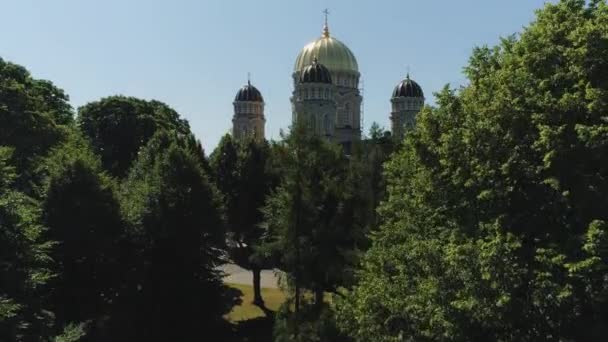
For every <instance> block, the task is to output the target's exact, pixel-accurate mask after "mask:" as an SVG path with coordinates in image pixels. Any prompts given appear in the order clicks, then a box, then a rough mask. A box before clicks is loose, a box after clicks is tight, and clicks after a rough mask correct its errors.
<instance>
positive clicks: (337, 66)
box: [294, 18, 359, 73]
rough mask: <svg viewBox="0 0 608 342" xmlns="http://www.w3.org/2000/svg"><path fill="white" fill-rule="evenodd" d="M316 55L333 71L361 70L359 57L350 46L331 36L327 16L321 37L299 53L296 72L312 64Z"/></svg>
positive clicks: (356, 71) (295, 66) (295, 67)
mask: <svg viewBox="0 0 608 342" xmlns="http://www.w3.org/2000/svg"><path fill="white" fill-rule="evenodd" d="M315 57H316V58H318V60H319V63H322V64H323V65H324V66H325V67H327V69H329V70H330V71H332V72H335V71H346V72H349V71H350V72H355V73H358V72H359V65H358V64H357V59H356V58H355V55H354V54H353V53H352V51H350V49H349V48H348V46H346V45H345V44H344V43H342V42H341V41H339V40H337V39H336V38H334V37H332V36H330V34H329V26H328V25H327V18H326V21H325V26H324V27H323V34H322V35H321V38H319V39H317V40H315V41H313V42H311V43H309V44H308V45H306V46H304V48H303V49H302V51H300V53H299V54H298V57H297V58H296V63H295V65H294V72H300V71H302V70H303V69H304V68H306V67H307V66H309V65H310V64H312V62H313V59H314V58H315Z"/></svg>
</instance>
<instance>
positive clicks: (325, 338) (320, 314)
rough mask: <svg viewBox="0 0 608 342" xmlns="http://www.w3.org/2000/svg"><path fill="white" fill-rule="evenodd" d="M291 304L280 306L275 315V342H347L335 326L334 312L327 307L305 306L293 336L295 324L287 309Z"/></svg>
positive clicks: (291, 314) (348, 339) (345, 337)
mask: <svg viewBox="0 0 608 342" xmlns="http://www.w3.org/2000/svg"><path fill="white" fill-rule="evenodd" d="M290 304H292V303H286V304H285V305H283V306H281V308H280V309H279V311H278V312H277V314H276V318H275V324H274V327H273V336H274V340H273V341H275V342H300V341H301V342H349V341H352V340H351V339H350V338H348V337H347V336H345V335H344V334H343V333H342V332H340V330H339V329H338V327H337V326H336V322H335V318H334V312H333V310H332V308H331V307H330V306H329V305H326V304H324V305H323V306H322V307H321V308H318V307H315V306H313V305H310V304H308V305H305V306H304V307H303V310H302V311H301V312H300V320H299V322H298V335H297V336H296V335H295V334H294V331H295V324H296V322H295V321H294V320H293V313H291V312H290V311H289V309H288V307H289V305H290Z"/></svg>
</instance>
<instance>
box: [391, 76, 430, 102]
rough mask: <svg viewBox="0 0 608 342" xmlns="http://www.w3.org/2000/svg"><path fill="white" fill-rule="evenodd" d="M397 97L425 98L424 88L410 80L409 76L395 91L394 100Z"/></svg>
mask: <svg viewBox="0 0 608 342" xmlns="http://www.w3.org/2000/svg"><path fill="white" fill-rule="evenodd" d="M395 97H424V93H423V92H422V87H420V85H419V84H418V83H416V81H414V80H412V79H410V75H409V74H408V75H407V77H406V78H405V79H404V80H403V81H401V82H399V84H397V86H396V87H395V89H394V90H393V98H395Z"/></svg>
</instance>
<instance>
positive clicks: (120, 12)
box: [0, 0, 545, 152]
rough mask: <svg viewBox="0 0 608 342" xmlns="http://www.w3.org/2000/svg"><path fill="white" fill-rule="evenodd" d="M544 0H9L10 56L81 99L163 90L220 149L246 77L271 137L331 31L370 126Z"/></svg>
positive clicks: (3, 38) (2, 26)
mask: <svg viewBox="0 0 608 342" xmlns="http://www.w3.org/2000/svg"><path fill="white" fill-rule="evenodd" d="M544 2H545V1H544V0H460V1H453V0H426V1H423V0H417V1H413V0H374V1H368V0H365V1H363V0H305V1H292V0H257V1H251V0H249V1H246V0H213V1H211V0H174V1H169V0H164V1H156V0H103V1H101V0H97V1H94V0H53V1H47V0H37V1H34V0H0V57H2V58H4V59H5V60H9V61H12V62H15V63H17V64H21V65H23V66H25V67H26V68H28V69H29V70H30V72H32V74H33V76H34V77H36V78H43V79H49V80H51V81H53V82H54V83H55V84H56V85H57V86H59V87H61V88H63V89H64V90H65V91H66V92H67V93H68V94H69V95H70V99H71V103H72V105H73V106H74V108H78V107H79V106H81V105H83V104H85V103H87V102H89V101H94V100H97V99H99V98H101V97H105V96H109V95H114V94H123V95H128V96H136V97H141V98H145V99H157V100H160V101H163V102H165V103H167V104H168V105H170V106H171V107H173V108H175V109H176V110H177V111H178V112H179V113H180V114H181V115H182V116H183V117H185V118H186V119H188V120H189V121H190V124H191V126H192V130H193V131H194V133H195V134H196V136H197V137H198V138H199V139H200V140H201V141H202V142H203V145H204V146H205V149H206V150H207V152H210V151H211V149H212V148H214V147H215V146H216V144H217V142H218V141H219V139H220V137H221V136H222V135H223V134H225V133H226V132H228V130H229V129H230V127H231V119H232V101H233V99H234V95H235V93H236V91H237V90H238V89H239V88H240V87H241V86H242V85H243V84H244V83H246V81H247V73H248V72H251V75H252V76H251V79H252V83H253V84H254V85H255V86H256V87H257V88H258V89H260V91H261V92H262V95H263V96H264V99H265V102H266V136H267V137H268V138H275V139H276V138H278V136H279V130H280V129H281V128H287V127H288V126H289V123H290V121H291V105H290V103H289V96H290V94H291V91H292V83H291V73H292V69H293V63H294V62H295V58H296V56H297V54H298V52H299V51H300V49H301V48H302V47H303V46H304V45H305V44H306V43H308V42H310V41H312V40H314V39H316V38H317V37H319V36H320V34H321V28H322V25H323V14H322V11H323V9H324V8H326V7H327V8H329V10H330V12H331V14H330V16H329V26H330V31H331V33H332V35H333V36H334V37H336V38H338V39H339V40H341V41H343V42H344V43H346V44H347V45H348V46H349V47H350V49H351V50H352V51H353V53H354V54H355V56H356V57H357V60H358V62H359V68H360V72H361V74H362V78H363V80H364V82H365V83H364V85H365V89H364V115H365V117H364V121H365V131H367V128H368V127H369V126H370V125H371V123H372V122H373V121H377V122H379V123H380V124H381V125H383V126H385V127H390V124H389V119H388V115H389V110H390V106H389V99H390V94H391V92H392V89H393V87H394V86H395V85H396V84H397V83H398V82H399V81H400V80H401V79H402V78H404V76H405V74H406V71H407V68H408V66H409V67H410V70H411V76H412V78H413V79H415V80H416V81H417V82H418V83H419V84H420V85H421V86H422V87H423V90H424V91H425V95H426V98H427V102H429V103H433V101H434V98H433V95H432V93H433V92H436V91H437V90H439V89H441V88H442V87H443V86H444V85H445V84H446V83H450V84H451V85H453V86H457V85H460V84H464V83H465V82H466V80H465V79H464V77H463V75H462V68H463V67H464V66H465V64H466V63H467V60H468V57H469V55H470V53H471V50H472V49H473V47H474V46H478V45H484V44H489V45H494V44H496V43H497V42H498V39H499V37H500V36H506V35H509V34H512V33H515V32H519V31H520V30H521V29H522V28H523V27H524V26H526V25H527V24H528V23H529V22H530V21H531V20H532V19H533V18H534V10H535V9H538V8H540V7H542V6H543V4H544Z"/></svg>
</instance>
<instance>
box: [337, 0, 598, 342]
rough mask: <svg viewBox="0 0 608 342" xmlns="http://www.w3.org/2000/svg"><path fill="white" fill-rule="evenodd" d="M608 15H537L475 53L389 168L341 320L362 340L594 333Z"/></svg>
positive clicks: (586, 10) (577, 8) (589, 11)
mask: <svg viewBox="0 0 608 342" xmlns="http://www.w3.org/2000/svg"><path fill="white" fill-rule="evenodd" d="M607 19H608V6H607V5H606V3H605V1H592V2H590V3H589V4H586V3H585V1H577V0H564V1H560V2H559V3H557V4H548V5H546V6H545V8H544V9H543V10H541V11H539V12H538V13H537V18H536V20H535V21H534V22H533V23H532V24H531V25H530V26H529V27H528V28H526V29H525V30H524V31H523V32H522V33H521V34H520V35H518V36H513V37H509V38H507V39H503V40H502V43H501V44H500V45H499V46H497V47H495V48H487V47H483V48H477V49H475V51H474V53H473V56H472V57H471V61H470V63H469V65H468V66H467V68H465V71H466V74H467V76H468V78H469V81H470V84H469V85H468V86H466V87H463V88H462V89H461V90H460V91H459V92H455V91H451V90H449V89H448V88H447V87H446V89H444V90H443V91H442V92H440V93H439V94H437V105H438V107H437V108H436V109H430V108H425V109H424V110H423V111H422V112H421V114H420V116H419V117H418V122H417V126H416V128H415V130H414V131H413V132H411V133H410V134H408V136H407V137H406V138H405V141H404V146H403V147H402V149H401V150H400V151H399V152H398V153H396V154H395V155H394V157H393V158H392V160H391V161H390V162H389V163H388V165H387V168H386V171H387V174H388V199H387V201H386V203H384V204H382V205H381V208H380V215H381V220H382V226H381V228H380V229H379V231H377V232H376V233H375V234H374V235H373V246H372V248H371V249H370V250H369V251H368V252H367V253H366V256H365V258H364V259H363V261H362V265H361V271H360V273H359V276H358V284H357V286H355V287H354V288H353V289H352V291H350V292H347V293H346V295H347V297H346V299H345V300H344V301H342V302H341V303H340V305H339V307H340V311H339V315H338V317H339V322H340V325H341V327H342V329H343V330H344V331H345V332H349V333H350V334H351V335H352V336H353V337H356V338H357V339H358V340H360V341H370V340H372V341H403V340H406V341H410V340H411V341H420V340H437V341H447V340H468V341H488V340H494V341H495V340H501V341H535V340H555V341H557V340H577V341H578V340H580V341H588V340H600V339H601V338H602V337H603V336H605V335H606V333H607V332H606V326H605V322H606V319H607V318H608V310H607V307H608V306H607V305H606V304H607V303H606V300H607V299H608V297H607V293H606V288H608V287H607V284H606V279H607V273H606V267H605V265H606V264H605V262H606V256H607V254H606V251H607V250H606V233H607V232H606V229H607V226H606V220H607V219H608V212H607V211H606V210H605V208H606V207H607V205H608V196H606V190H607V187H608V182H607V181H606V180H607V179H608V177H607V176H608V166H607V165H608V162H607V160H606V156H608V134H607V132H608V125H607V124H606V118H605V115H606V114H605V113H606V112H607V111H606V110H607V109H608V108H607V104H608V89H607V87H608V82H606V80H605V78H603V77H601V76H600V75H602V74H603V73H605V72H606V71H608V35H607V34H606V33H607V32H608V20H607Z"/></svg>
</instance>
